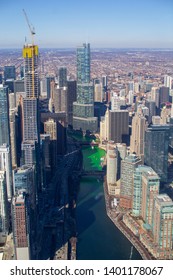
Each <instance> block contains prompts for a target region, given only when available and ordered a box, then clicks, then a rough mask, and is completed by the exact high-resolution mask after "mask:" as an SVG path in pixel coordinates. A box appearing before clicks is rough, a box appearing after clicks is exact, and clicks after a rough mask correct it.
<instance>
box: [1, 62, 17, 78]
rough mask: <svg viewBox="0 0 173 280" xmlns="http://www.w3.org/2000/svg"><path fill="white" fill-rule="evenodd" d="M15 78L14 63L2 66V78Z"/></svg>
mask: <svg viewBox="0 0 173 280" xmlns="http://www.w3.org/2000/svg"><path fill="white" fill-rule="evenodd" d="M8 79H14V80H15V79H16V68H15V66H14V65H11V66H4V80H5V81H6V80H8Z"/></svg>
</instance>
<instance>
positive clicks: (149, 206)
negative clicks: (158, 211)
mask: <svg viewBox="0 0 173 280" xmlns="http://www.w3.org/2000/svg"><path fill="white" fill-rule="evenodd" d="M159 190H160V178H159V176H158V175H157V173H156V172H155V171H154V170H153V169H152V168H150V167H149V168H148V169H147V170H143V172H142V200H141V201H142V204H141V216H142V218H143V220H144V221H145V224H146V225H147V227H148V226H149V227H150V228H151V226H152V221H153V211H154V210H153V206H154V199H155V196H156V195H158V194H159Z"/></svg>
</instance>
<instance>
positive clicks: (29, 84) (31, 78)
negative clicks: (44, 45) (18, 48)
mask: <svg viewBox="0 0 173 280" xmlns="http://www.w3.org/2000/svg"><path fill="white" fill-rule="evenodd" d="M23 58H24V67H25V79H24V81H25V92H26V97H28V98H34V97H36V98H38V96H39V84H38V46H36V45H25V46H24V48H23Z"/></svg>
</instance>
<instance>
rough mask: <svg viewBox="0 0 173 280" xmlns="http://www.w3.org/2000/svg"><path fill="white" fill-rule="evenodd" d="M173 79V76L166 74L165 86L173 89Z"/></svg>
mask: <svg viewBox="0 0 173 280" xmlns="http://www.w3.org/2000/svg"><path fill="white" fill-rule="evenodd" d="M172 81H173V77H171V76H169V75H164V86H165V87H168V88H169V89H172Z"/></svg>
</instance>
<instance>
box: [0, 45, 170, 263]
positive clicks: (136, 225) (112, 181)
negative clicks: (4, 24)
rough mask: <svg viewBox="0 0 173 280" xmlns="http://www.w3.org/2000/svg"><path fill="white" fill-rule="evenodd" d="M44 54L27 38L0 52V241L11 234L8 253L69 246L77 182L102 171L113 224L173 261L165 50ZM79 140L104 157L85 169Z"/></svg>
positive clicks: (44, 252) (35, 255)
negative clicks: (16, 48)
mask: <svg viewBox="0 0 173 280" xmlns="http://www.w3.org/2000/svg"><path fill="white" fill-rule="evenodd" d="M40 52H41V59H39V52H38V47H37V46H36V45H34V44H31V45H30V44H25V46H24V48H23V58H21V53H20V55H19V54H16V57H13V56H12V58H11V59H10V60H9V62H8V63H7V62H6V59H5V57H6V56H5V55H1V52H0V66H1V67H0V82H1V85H0V101H1V104H0V243H2V244H5V242H6V239H7V237H9V236H10V234H11V233H12V235H13V241H12V244H13V245H14V246H13V245H12V247H13V248H14V249H13V251H14V257H11V255H10V256H8V257H6V258H9V259H10V258H15V259H49V258H52V259H53V258H54V257H55V258H56V257H57V254H59V250H60V248H61V253H62V251H63V250H64V251H63V252H67V244H69V242H71V241H69V240H71V237H73V238H74V237H75V238H76V228H75V226H74V225H75V222H76V221H74V216H73V214H72V215H71V212H70V211H72V213H73V211H75V209H76V207H78V205H76V196H77V194H76V193H77V192H78V191H79V190H78V184H79V180H80V178H81V177H82V176H100V177H101V176H102V175H103V174H104V175H106V176H105V181H104V185H105V193H106V190H107V193H106V195H105V199H106V205H108V206H109V211H108V214H110V213H111V214H112V217H113V218H112V220H113V222H114V223H115V224H116V225H117V226H120V225H122V224H123V227H124V228H125V231H126V233H129V232H130V233H129V236H130V237H131V242H133V240H137V241H136V243H135V244H134V246H136V244H137V243H139V244H141V246H144V249H143V251H144V253H146V256H148V258H150V257H151V256H152V258H155V259H173V243H172V238H173V234H172V231H171V229H172V225H173V213H172V207H173V206H172V205H173V202H172V197H173V195H172V182H173V176H172V170H173V169H172V167H173V145H172V143H173V142H172V139H173V121H172V119H173V109H172V108H173V102H172V95H173V84H172V81H173V79H172V76H173V73H172V70H171V69H172V68H171V67H172V66H171V65H173V62H172V58H171V54H170V53H169V51H168V52H164V51H163V52H159V51H157V52H155V51H152V53H151V52H150V51H149V50H148V51H146V50H131V52H129V50H124V51H122V50H114V51H113V50H109V51H108V50H102V52H100V51H99V50H94V49H93V50H90V44H83V45H82V46H80V47H78V48H77V53H76V54H75V51H74V50H69V51H63V50H49V51H46V50H40ZM151 54H152V55H151ZM153 61H154V62H153ZM19 62H20V63H19ZM168 62H169V63H168ZM7 64H9V65H7ZM158 69H159V70H158ZM171 103H172V104H171ZM82 137H83V138H82ZM87 137H88V138H87ZM97 146H99V147H97ZM81 147H82V149H85V148H86V147H88V148H89V149H90V152H91V153H95V149H97V148H98V149H103V150H105V156H103V157H101V158H99V159H98V162H97V163H96V164H95V163H94V162H92V160H91V159H90V156H89V157H88V160H90V170H89V171H87V170H85V166H84V165H83V164H82V159H81V158H82V155H81ZM83 147H84V148H83ZM96 160H97V159H95V161H96ZM100 163H101V164H102V165H101V167H102V169H101V170H97V172H96V170H95V168H96V167H98V166H100ZM105 165H106V166H107V169H106V170H105ZM87 172H88V173H87ZM100 177H98V182H97V183H99V182H100V180H102V178H100ZM75 188H76V189H77V190H76V189H75ZM165 192H167V194H165ZM107 195H108V196H107ZM107 197H108V198H107ZM98 199H99V197H98V196H96V197H95V200H94V201H97V200H98ZM108 206H107V207H108ZM117 217H118V218H117ZM119 217H121V218H120V220H119V221H118V219H119ZM84 218H85V217H84ZM19 219H20V220H19ZM117 221H118V222H117ZM62 225H63V226H62ZM52 228H56V230H55V231H52ZM130 237H129V238H130ZM135 238H136V239H135ZM45 240H46V242H45ZM73 242H74V240H73ZM73 242H72V244H73ZM70 244H71V243H70ZM53 246H55V248H53ZM70 246H71V245H70ZM62 248H63V249H62ZM53 250H55V252H56V253H55V254H54V255H53ZM12 255H13V254H12ZM141 255H142V253H141ZM61 257H62V255H61ZM62 258H64V259H65V257H64V256H63V257H62ZM66 258H67V254H66Z"/></svg>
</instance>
